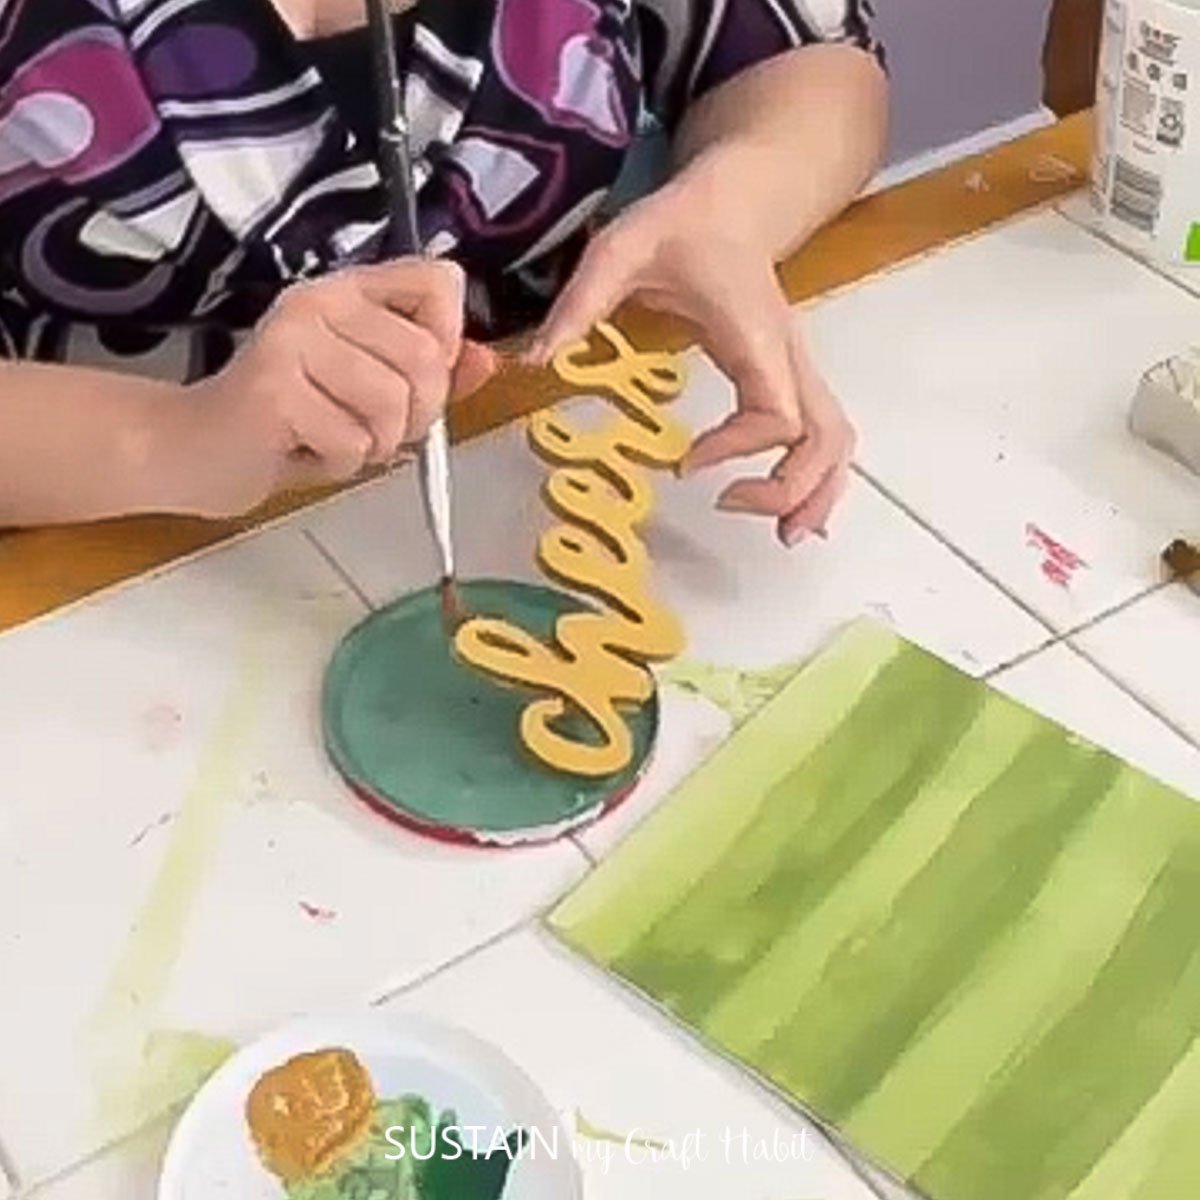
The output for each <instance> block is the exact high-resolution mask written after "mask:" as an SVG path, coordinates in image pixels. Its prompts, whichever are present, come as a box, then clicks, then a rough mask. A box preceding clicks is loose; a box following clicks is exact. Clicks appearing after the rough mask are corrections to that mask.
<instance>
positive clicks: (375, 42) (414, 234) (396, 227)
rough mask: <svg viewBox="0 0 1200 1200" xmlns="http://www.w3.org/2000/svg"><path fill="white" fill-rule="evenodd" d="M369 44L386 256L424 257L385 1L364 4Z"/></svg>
mask: <svg viewBox="0 0 1200 1200" xmlns="http://www.w3.org/2000/svg"><path fill="white" fill-rule="evenodd" d="M366 4H367V27H368V30H369V33H370V38H371V66H372V73H373V75H374V84H375V98H376V104H377V106H378V111H379V153H380V160H381V161H380V164H379V165H380V170H381V171H382V173H383V178H384V183H385V185H386V186H387V190H388V207H389V214H390V218H391V221H390V224H389V226H388V234H387V239H386V245H385V251H386V254H387V256H388V257H389V258H399V257H401V256H405V255H414V254H420V253H421V252H422V250H423V248H424V247H423V246H422V244H421V231H420V227H419V225H418V223H417V196H416V183H415V181H414V179H413V167H412V155H411V153H410V150H409V144H408V119H407V117H406V115H405V111H404V84H403V82H402V80H401V78H400V60H399V54H398V53H397V48H396V31H395V29H394V27H393V25H392V18H391V14H390V13H389V11H388V3H387V0H366Z"/></svg>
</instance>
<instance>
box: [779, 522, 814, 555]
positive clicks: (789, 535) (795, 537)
mask: <svg viewBox="0 0 1200 1200" xmlns="http://www.w3.org/2000/svg"><path fill="white" fill-rule="evenodd" d="M807 536H808V530H807V529H805V528H804V527H803V526H798V527H797V528H795V529H783V530H780V533H779V540H780V541H781V542H783V544H784V545H785V546H786V547H787V548H788V549H789V550H791V549H792V547H793V546H798V545H800V543H801V542H802V541H804V539H805V538H806V537H807Z"/></svg>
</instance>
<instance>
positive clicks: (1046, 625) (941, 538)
mask: <svg viewBox="0 0 1200 1200" xmlns="http://www.w3.org/2000/svg"><path fill="white" fill-rule="evenodd" d="M853 469H854V472H855V473H856V474H857V475H858V476H859V478H861V479H862V480H864V481H865V482H866V483H867V484H869V485H870V486H871V487H873V488H874V489H875V490H876V491H877V492H878V493H879V494H880V495H881V496H882V497H883V498H884V499H885V500H889V501H891V503H892V504H894V505H895V506H896V507H897V508H898V509H900V511H901V512H902V513H904V515H905V516H906V517H909V518H910V519H911V520H913V521H915V522H916V523H917V524H918V525H920V527H921V528H922V529H924V530H925V532H926V533H928V534H930V535H931V536H932V537H933V538H934V539H935V540H936V541H938V542H939V543H940V544H941V545H943V546H944V547H945V548H946V549H947V550H949V551H950V553H951V554H953V555H954V557H955V558H957V559H958V560H959V561H960V562H963V563H965V564H966V565H967V566H968V567H970V568H971V570H972V571H974V572H975V573H976V574H977V575H980V576H982V577H983V578H984V579H986V580H987V582H988V583H990V584H991V585H992V587H994V588H996V590H997V591H999V592H1002V593H1003V594H1004V595H1005V596H1007V597H1008V599H1009V600H1011V601H1012V602H1013V604H1015V605H1016V606H1017V607H1018V608H1019V609H1020V610H1021V611H1022V612H1023V613H1024V614H1025V615H1026V616H1027V617H1032V618H1033V620H1035V621H1036V622H1037V623H1038V624H1039V625H1040V626H1041V627H1042V628H1043V629H1045V630H1046V631H1047V632H1048V633H1049V634H1050V635H1051V638H1050V642H1047V643H1046V645H1050V644H1051V643H1052V642H1055V641H1060V640H1061V639H1063V638H1065V637H1067V636H1068V635H1067V634H1066V633H1061V632H1059V630H1057V629H1055V628H1054V626H1053V625H1051V624H1050V622H1049V621H1047V620H1046V618H1045V617H1043V616H1042V615H1041V614H1040V613H1039V612H1038V611H1037V610H1036V609H1035V608H1033V607H1032V606H1031V605H1030V604H1029V603H1028V602H1027V601H1025V600H1023V599H1021V597H1020V596H1018V595H1017V594H1016V593H1015V592H1013V591H1012V590H1011V589H1010V588H1009V587H1008V586H1007V585H1006V584H1004V583H1003V582H1001V580H999V579H997V578H996V576H995V575H993V574H992V573H991V572H990V571H989V570H988V569H987V568H986V567H985V566H984V565H983V564H982V563H981V562H979V561H978V560H977V559H974V558H972V557H971V556H970V555H969V554H968V553H967V552H966V551H965V550H963V549H962V547H961V546H958V545H956V544H955V543H954V542H951V541H950V540H949V539H947V538H946V536H945V535H944V534H942V533H941V532H940V531H939V530H938V529H936V528H935V527H934V526H933V525H932V524H930V522H929V521H927V520H926V519H925V518H924V517H923V516H921V514H920V513H919V512H917V510H916V509H914V508H913V507H912V505H910V504H909V503H908V502H907V501H905V500H902V499H901V498H900V497H899V496H898V495H897V494H896V493H895V492H893V491H892V490H891V488H889V487H887V485H886V484H884V483H882V482H881V481H880V480H879V479H877V478H876V477H875V476H874V475H872V474H871V473H870V472H869V471H868V470H867V469H866V468H865V467H863V466H860V465H859V464H858V463H855V464H854V467H853Z"/></svg>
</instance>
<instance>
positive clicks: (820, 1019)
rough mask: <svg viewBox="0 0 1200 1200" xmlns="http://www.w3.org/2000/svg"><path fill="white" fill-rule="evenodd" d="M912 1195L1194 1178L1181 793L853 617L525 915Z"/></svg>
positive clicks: (1195, 1061) (1198, 1106) (1005, 1197)
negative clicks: (606, 850) (602, 853)
mask: <svg viewBox="0 0 1200 1200" xmlns="http://www.w3.org/2000/svg"><path fill="white" fill-rule="evenodd" d="M550 921H551V925H552V927H553V928H554V930H555V931H556V932H557V934H558V935H559V936H560V937H561V938H563V939H564V940H565V941H566V942H567V943H569V944H570V945H572V946H573V947H575V948H576V949H578V950H579V951H581V952H582V953H583V954H585V955H586V956H588V957H589V958H592V959H594V960H595V961H597V962H598V963H600V964H601V965H602V966H604V967H605V968H607V969H609V970H611V971H613V972H614V973H616V974H617V975H619V976H621V977H622V978H624V979H625V980H627V981H628V982H629V983H631V984H632V985H633V986H635V987H636V988H638V989H639V990H640V991H642V992H644V993H645V994H647V995H648V996H649V997H651V998H653V999H654V1000H655V1001H657V1002H658V1003H660V1004H661V1005H663V1006H665V1007H666V1008H667V1009H668V1010H670V1011H671V1012H672V1013H673V1014H675V1016H676V1017H678V1019H679V1020H681V1021H682V1022H684V1023H685V1024H687V1025H688V1026H690V1027H692V1028H693V1029H694V1030H696V1031H697V1032H698V1033H699V1034H700V1035H701V1036H702V1037H703V1038H704V1039H705V1040H706V1041H708V1042H710V1043H711V1044H714V1045H715V1046H717V1047H719V1048H721V1049H722V1050H723V1051H725V1052H726V1053H728V1054H730V1055H732V1056H734V1057H736V1058H738V1059H740V1060H741V1061H742V1062H744V1063H745V1064H747V1065H748V1066H749V1067H752V1068H753V1069H754V1070H755V1071H756V1072H758V1073H760V1074H761V1075H762V1076H764V1077H765V1078H767V1079H768V1080H770V1081H771V1082H772V1083H773V1084H775V1085H776V1086H777V1087H778V1088H780V1089H782V1090H783V1091H784V1092H786V1093H787V1094H788V1095H790V1096H792V1097H793V1098H795V1100H797V1101H798V1102H799V1103H800V1104H802V1105H803V1106H804V1107H805V1108H807V1109H809V1110H811V1111H812V1112H814V1113H815V1114H817V1115H818V1116H819V1117H820V1118H822V1119H823V1120H824V1121H826V1122H827V1123H829V1124H832V1125H834V1126H836V1127H837V1128H838V1129H839V1130H840V1131H841V1132H842V1134H843V1135H844V1136H845V1137H846V1138H847V1139H848V1140H849V1141H850V1142H851V1143H852V1144H853V1145H854V1146H856V1147H857V1149H858V1150H859V1151H860V1152H862V1153H863V1154H865V1155H866V1156H867V1157H869V1158H871V1159H873V1160H875V1161H877V1162H878V1163H880V1164H882V1165H884V1166H886V1167H887V1168H888V1169H889V1170H891V1171H892V1172H893V1173H894V1174H895V1175H896V1176H897V1177H899V1178H901V1179H903V1180H906V1181H907V1182H909V1183H910V1184H911V1185H913V1186H915V1187H916V1188H917V1189H919V1190H920V1191H922V1192H924V1193H925V1194H926V1195H928V1196H931V1197H934V1198H935V1200H1067V1198H1070V1200H1175V1198H1176V1197H1183V1196H1190V1195H1193V1194H1195V1192H1196V1186H1197V1182H1198V1181H1200V1043H1198V1042H1197V1033H1198V1032H1200V809H1197V807H1196V806H1195V805H1194V804H1193V803H1192V802H1191V801H1189V800H1187V799H1186V798H1185V797H1183V796H1181V795H1180V794H1179V793H1177V792H1173V791H1171V790H1170V789H1169V788H1167V787H1166V786H1165V785H1162V784H1160V783H1157V782H1155V781H1154V780H1152V779H1150V778H1149V777H1147V776H1146V775H1143V774H1141V773H1140V772H1138V771H1136V770H1134V769H1133V768H1132V767H1129V766H1127V765H1126V764H1124V763H1122V762H1121V761H1119V760H1118V759H1116V758H1113V757H1112V756H1111V755H1109V754H1107V753H1105V752H1103V751H1101V750H1098V749H1096V748H1095V747H1093V746H1091V745H1089V744H1087V743H1085V742H1082V741H1080V740H1079V739H1077V738H1075V737H1073V736H1071V735H1070V734H1068V733H1067V732H1065V731H1064V730H1062V729H1060V728H1059V727H1058V726H1056V725H1053V724H1051V723H1050V722H1048V721H1047V720H1045V719H1044V718H1042V717H1039V716H1037V715H1036V714H1034V713H1032V712H1030V711H1029V710H1027V709H1024V708H1022V707H1020V706H1019V705H1017V704H1015V703H1013V702H1012V701H1010V700H1008V699H1006V698H1004V697H1002V696H1000V695H999V694H997V693H996V692H993V691H992V690H991V689H989V688H988V687H987V686H986V685H984V684H982V683H979V682H977V681H975V680H972V679H970V678H968V677H967V676H965V675H962V674H960V673H959V672H958V671H956V670H954V669H953V668H952V667H949V666H947V665H946V664H944V663H942V662H940V661H939V660H938V659H936V658H934V657H932V656H931V655H929V654H926V653H925V652H924V651H922V650H919V649H917V648H916V647H914V646H911V645H909V644H908V643H906V642H904V641H902V640H900V639H898V638H896V637H895V636H894V635H892V634H891V633H889V632H887V631H885V630H883V629H881V628H879V627H876V626H873V625H868V624H861V625H856V626H854V627H853V628H852V629H851V630H850V631H849V632H848V633H847V634H845V635H844V637H843V638H842V639H841V640H840V641H839V642H838V643H837V644H836V645H835V646H834V647H833V648H832V649H831V650H829V651H828V652H826V653H825V654H823V655H821V656H820V657H819V658H817V659H816V660H815V661H814V662H812V663H811V664H810V665H809V666H807V667H806V668H805V669H804V670H802V671H801V672H800V673H799V675H797V676H796V678H795V679H794V680H793V681H792V682H791V683H790V684H788V685H787V686H786V687H785V688H784V690H783V691H782V692H781V693H780V694H779V695H778V696H777V697H776V698H775V699H774V700H772V701H771V702H770V703H769V704H768V705H767V706H766V707H765V708H763V709H762V710H761V711H760V712H759V713H758V715H757V716H756V717H755V718H753V719H752V720H751V721H750V722H749V723H748V724H746V725H745V726H744V727H743V728H742V729H741V730H740V731H739V732H738V733H737V734H736V735H735V736H734V737H733V738H731V739H730V740H729V741H728V742H727V743H726V744H725V745H724V747H722V749H721V750H719V751H718V752H717V754H716V755H715V756H714V757H713V758H712V759H711V760H710V761H709V762H708V763H707V764H706V765H705V766H704V767H703V768H702V769H701V770H699V771H698V772H697V773H696V774H695V775H694V776H692V778H691V779H689V780H688V781H687V782H686V783H685V784H684V785H683V786H682V787H681V788H680V790H679V791H678V793H677V794H676V795H675V796H674V797H672V798H671V800H669V801H668V802H667V803H666V804H665V805H664V806H663V808H662V809H661V810H660V811H659V812H658V813H657V814H656V815H655V816H654V817H652V818H651V819H650V820H649V821H648V822H647V823H646V824H645V825H644V826H642V827H641V828H640V829H639V830H638V831H637V832H636V833H635V834H634V835H633V836H632V837H631V838H630V839H629V840H628V841H627V842H626V844H625V845H624V846H623V847H622V848H621V849H620V850H619V851H618V852H617V853H616V854H615V855H614V856H613V857H612V858H611V859H610V860H609V861H608V862H607V863H606V864H604V865H603V866H601V867H600V868H599V869H598V870H597V871H596V872H595V873H594V874H593V875H592V876H591V877H590V878H589V879H588V880H587V881H586V882H585V883H584V884H583V885H582V886H581V887H580V888H579V889H578V890H577V891H576V892H575V893H574V894H573V895H572V896H571V897H570V898H569V899H568V900H567V901H566V902H565V903H564V904H563V905H561V907H560V908H559V909H558V910H557V911H556V912H555V913H554V914H553V915H552V916H551V918H550Z"/></svg>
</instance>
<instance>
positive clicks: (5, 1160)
mask: <svg viewBox="0 0 1200 1200" xmlns="http://www.w3.org/2000/svg"><path fill="white" fill-rule="evenodd" d="M0 1183H7V1184H8V1187H9V1190H10V1191H11V1192H12V1194H13V1195H14V1196H16V1195H18V1194H19V1193H20V1191H21V1175H20V1172H19V1171H18V1170H17V1164H16V1162H15V1161H14V1160H13V1157H12V1155H11V1154H9V1152H8V1150H7V1148H6V1147H5V1145H4V1143H3V1142H0Z"/></svg>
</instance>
